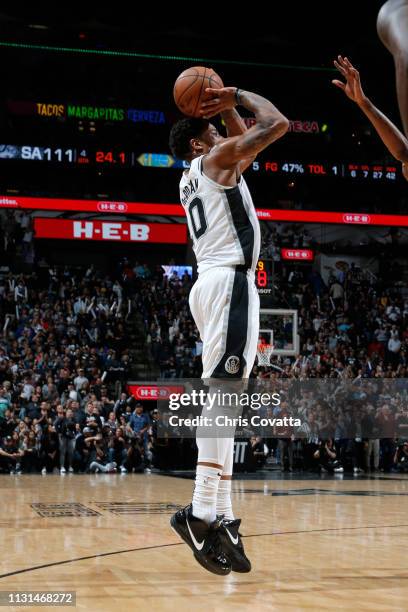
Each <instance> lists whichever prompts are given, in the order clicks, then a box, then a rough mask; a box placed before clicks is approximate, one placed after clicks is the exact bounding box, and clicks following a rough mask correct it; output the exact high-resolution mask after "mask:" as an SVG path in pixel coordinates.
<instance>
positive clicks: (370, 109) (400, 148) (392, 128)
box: [332, 30, 408, 180]
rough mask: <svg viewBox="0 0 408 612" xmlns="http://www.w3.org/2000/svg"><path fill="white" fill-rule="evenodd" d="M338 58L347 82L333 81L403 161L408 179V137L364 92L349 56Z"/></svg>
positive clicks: (387, 145)
mask: <svg viewBox="0 0 408 612" xmlns="http://www.w3.org/2000/svg"><path fill="white" fill-rule="evenodd" d="M407 35H408V30H407ZM337 60H338V61H336V60H334V65H335V66H336V68H337V70H338V71H339V72H340V73H341V74H342V75H343V76H344V78H345V79H346V82H345V83H344V82H343V81H338V80H337V79H335V80H333V81H332V83H333V84H334V85H336V86H337V87H339V88H340V89H342V90H343V91H344V93H345V94H346V96H348V97H349V98H350V100H353V102H355V103H356V104H357V105H358V106H359V107H360V108H361V110H362V111H363V113H364V114H365V115H366V117H367V118H368V119H369V120H370V122H371V123H372V125H373V127H374V128H375V130H376V132H377V134H378V135H379V137H380V138H381V140H382V141H383V143H384V144H385V146H386V147H387V149H388V151H389V152H390V153H391V155H393V156H394V157H395V158H396V159H398V160H399V161H401V162H402V173H403V175H404V177H405V178H406V179H407V180H408V139H407V138H406V137H405V136H404V134H403V133H402V132H401V131H400V130H399V129H398V128H397V126H396V125H394V124H393V123H392V121H390V119H388V117H386V116H385V115H384V113H382V112H381V111H380V110H379V109H378V108H377V107H376V106H374V104H373V103H372V102H371V100H370V99H369V98H367V96H366V95H365V94H364V92H363V88H362V86H361V82H360V74H359V72H358V70H356V68H354V66H353V65H352V64H351V62H350V61H349V60H348V59H347V57H344V58H343V57H341V55H339V56H338V58H337ZM407 111H408V108H407Z"/></svg>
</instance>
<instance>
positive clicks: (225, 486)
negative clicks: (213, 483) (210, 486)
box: [217, 480, 235, 521]
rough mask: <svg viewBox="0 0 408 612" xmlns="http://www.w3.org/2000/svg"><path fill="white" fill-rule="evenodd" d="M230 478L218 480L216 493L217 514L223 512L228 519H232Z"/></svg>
mask: <svg viewBox="0 0 408 612" xmlns="http://www.w3.org/2000/svg"><path fill="white" fill-rule="evenodd" d="M231 483H232V481H231V480H220V484H219V485H218V493H217V514H223V515H224V518H226V519H227V520H229V521H233V520H234V518H235V517H234V513H233V511H232V505H231Z"/></svg>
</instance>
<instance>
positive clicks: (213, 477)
mask: <svg viewBox="0 0 408 612" xmlns="http://www.w3.org/2000/svg"><path fill="white" fill-rule="evenodd" d="M220 478H221V469H219V468H214V467H208V466H206V465H197V472H196V479H195V488H194V495H193V516H196V517H197V518H199V519H201V520H203V521H205V522H206V523H208V524H210V523H212V522H213V521H215V519H216V518H217V509H216V508H217V491H218V485H219V482H220Z"/></svg>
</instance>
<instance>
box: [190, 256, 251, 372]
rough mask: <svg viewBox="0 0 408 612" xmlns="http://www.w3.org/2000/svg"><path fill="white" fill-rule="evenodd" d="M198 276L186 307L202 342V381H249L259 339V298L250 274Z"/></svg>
mask: <svg viewBox="0 0 408 612" xmlns="http://www.w3.org/2000/svg"><path fill="white" fill-rule="evenodd" d="M240 268H241V267H239V268H238V267H235V268H234V267H221V266H220V267H216V268H210V269H209V270H206V271H205V272H202V273H201V274H200V275H199V277H198V280H197V281H196V282H195V284H194V285H193V288H192V290H191V292H190V297H189V303H190V309H191V313H192V315H193V317H194V321H195V323H196V325H197V327H198V330H199V332H200V336H201V340H202V342H203V353H202V360H203V374H202V378H210V377H214V378H227V379H229V378H235V379H237V378H249V375H250V373H251V370H252V367H253V365H254V361H255V357H256V349H257V344H258V336H259V296H258V292H257V289H256V287H255V277H254V274H253V272H252V271H249V270H246V271H243V270H242V269H240Z"/></svg>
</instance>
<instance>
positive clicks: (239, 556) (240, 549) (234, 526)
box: [217, 516, 251, 573]
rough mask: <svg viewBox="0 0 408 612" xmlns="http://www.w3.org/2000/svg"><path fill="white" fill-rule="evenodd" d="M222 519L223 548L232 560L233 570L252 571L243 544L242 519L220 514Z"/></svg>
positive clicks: (221, 536)
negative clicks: (227, 517) (240, 531)
mask: <svg viewBox="0 0 408 612" xmlns="http://www.w3.org/2000/svg"><path fill="white" fill-rule="evenodd" d="M217 518H218V520H221V525H220V529H219V537H220V540H221V545H222V550H223V551H224V553H225V554H226V556H227V557H228V559H229V560H230V561H231V567H232V571H233V572H241V573H245V572H250V571H251V562H250V560H249V559H248V557H247V556H246V554H245V551H244V545H243V544H242V540H241V534H240V533H239V531H238V530H239V526H240V525H241V519H235V520H233V521H232V520H227V519H223V518H222V517H220V516H218V517H217Z"/></svg>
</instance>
